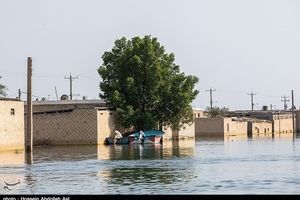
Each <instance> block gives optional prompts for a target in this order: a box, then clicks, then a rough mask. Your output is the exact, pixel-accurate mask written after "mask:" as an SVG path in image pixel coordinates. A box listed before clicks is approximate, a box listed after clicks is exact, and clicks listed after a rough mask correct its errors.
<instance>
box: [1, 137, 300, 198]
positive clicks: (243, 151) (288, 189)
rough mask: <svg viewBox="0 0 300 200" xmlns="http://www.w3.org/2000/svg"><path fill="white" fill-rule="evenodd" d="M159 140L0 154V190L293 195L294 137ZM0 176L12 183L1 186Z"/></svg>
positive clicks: (299, 143)
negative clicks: (27, 157)
mask: <svg viewBox="0 0 300 200" xmlns="http://www.w3.org/2000/svg"><path fill="white" fill-rule="evenodd" d="M291 138H292V136H291V134H290V135H288V134H285V135H277V136H274V137H272V138H270V137H268V136H266V137H265V138H264V137H262V136H261V137H258V138H248V139H247V138H244V137H237V136H231V137H223V138H220V137H219V138H206V139H204V138H197V139H196V140H175V141H169V140H165V141H164V142H163V143H162V144H157V145H151V144H147V145H146V144H144V145H139V144H137V145H109V146H104V145H99V146H97V145H81V146H78V145H77V146H40V147H35V148H34V151H33V161H34V162H33V164H32V165H28V164H26V162H25V159H24V152H5V153H4V152H3V153H2V152H1V153H0V194H199V193H206V194H207V193H208V194H216V193H219V194H220V193H234V194H236V193H243V194H245V193H250V194H256V193H263V194H266V193H299V192H300V190H299V188H298V187H297V186H298V185H299V184H300V182H299V178H298V177H299V175H300V167H299V166H300V165H299V163H300V157H299V155H300V148H299V147H300V139H299V138H296V139H291ZM4 181H6V182H7V183H18V182H20V183H18V184H17V185H16V186H15V187H13V188H12V187H11V188H10V189H12V190H11V191H6V190H3V187H4V186H5V185H4Z"/></svg>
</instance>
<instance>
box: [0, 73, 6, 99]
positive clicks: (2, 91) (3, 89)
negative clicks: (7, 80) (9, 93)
mask: <svg viewBox="0 0 300 200" xmlns="http://www.w3.org/2000/svg"><path fill="white" fill-rule="evenodd" d="M1 78H2V77H1V76H0V79H1ZM6 90H7V87H6V86H5V85H2V84H0V96H4V97H5V96H6Z"/></svg>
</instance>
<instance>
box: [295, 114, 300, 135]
mask: <svg viewBox="0 0 300 200" xmlns="http://www.w3.org/2000/svg"><path fill="white" fill-rule="evenodd" d="M295 117H296V119H295V123H296V124H295V126H296V132H297V133H300V110H297V111H295Z"/></svg>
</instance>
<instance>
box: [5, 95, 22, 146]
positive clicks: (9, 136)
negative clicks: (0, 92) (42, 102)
mask: <svg viewBox="0 0 300 200" xmlns="http://www.w3.org/2000/svg"><path fill="white" fill-rule="evenodd" d="M11 109H14V111H15V113H14V114H11ZM24 138H25V137H24V103H23V102H21V101H13V100H11V101H10V100H0V151H6V150H17V149H24V148H25V141H24Z"/></svg>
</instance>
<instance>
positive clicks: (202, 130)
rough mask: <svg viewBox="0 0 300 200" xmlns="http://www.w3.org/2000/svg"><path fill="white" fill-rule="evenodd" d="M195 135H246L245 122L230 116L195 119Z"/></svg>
mask: <svg viewBox="0 0 300 200" xmlns="http://www.w3.org/2000/svg"><path fill="white" fill-rule="evenodd" d="M195 134H196V136H199V137H201V136H224V135H247V122H246V121H235V120H234V119H232V118H223V117H214V118H197V119H195Z"/></svg>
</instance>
